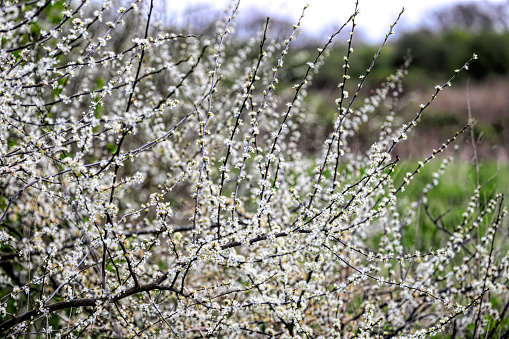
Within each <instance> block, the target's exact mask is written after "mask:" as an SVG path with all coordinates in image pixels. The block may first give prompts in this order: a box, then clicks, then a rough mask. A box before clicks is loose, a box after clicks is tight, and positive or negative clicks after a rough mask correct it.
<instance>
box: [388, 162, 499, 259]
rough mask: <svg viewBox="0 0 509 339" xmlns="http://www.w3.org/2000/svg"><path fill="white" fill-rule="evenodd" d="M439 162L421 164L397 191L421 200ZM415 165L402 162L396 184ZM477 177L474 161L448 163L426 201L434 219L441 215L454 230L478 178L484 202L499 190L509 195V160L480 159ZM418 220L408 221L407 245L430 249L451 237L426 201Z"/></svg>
mask: <svg viewBox="0 0 509 339" xmlns="http://www.w3.org/2000/svg"><path fill="white" fill-rule="evenodd" d="M437 160H438V159H437ZM440 164H441V162H440V161H435V162H432V163H428V164H427V165H426V166H425V167H424V168H422V169H421V170H420V172H419V173H418V174H416V175H415V177H414V179H413V180H412V181H411V182H410V184H409V185H408V186H407V187H406V189H405V191H404V192H400V193H398V197H399V200H400V201H403V202H404V201H408V202H411V201H417V200H419V198H420V197H421V195H422V192H423V188H424V187H426V185H427V184H428V183H430V182H431V181H432V180H433V173H436V172H437V171H438V169H439V167H440ZM416 167H417V162H414V161H405V162H402V163H399V164H398V166H397V169H396V171H395V173H394V179H395V183H396V187H398V185H399V184H400V183H401V182H402V181H403V177H404V176H405V174H406V173H407V172H413V170H414V169H415V168H416ZM478 177H479V179H477V175H476V166H475V164H474V163H468V162H465V161H454V162H451V163H449V164H448V166H447V167H446V168H445V172H444V174H443V175H442V176H441V177H440V178H438V186H435V187H433V188H432V189H431V190H430V191H429V192H428V194H427V202H426V204H425V205H426V207H427V209H428V211H429V213H430V215H431V216H432V217H433V218H434V219H437V218H439V217H440V216H441V218H440V220H439V222H440V224H441V225H442V226H443V227H444V228H446V229H448V230H449V231H453V229H454V227H455V225H458V224H459V223H460V222H461V220H462V214H463V212H465V210H466V207H467V204H468V203H469V201H470V199H471V197H472V195H473V194H474V190H475V188H476V186H477V180H479V185H480V186H481V191H480V192H481V193H480V204H481V205H482V204H484V203H486V202H487V201H488V200H489V199H490V198H491V197H493V196H494V195H495V194H496V193H504V194H505V195H506V196H507V194H508V193H509V164H500V163H497V162H496V161H483V162H480V163H479V173H478ZM417 221H418V222H414V223H410V224H408V225H406V226H405V228H404V230H403V232H404V237H403V239H404V242H403V243H404V245H405V246H406V247H407V248H409V249H418V250H420V251H428V250H430V249H432V248H436V247H437V246H440V245H443V244H444V243H445V242H446V241H447V238H448V237H447V236H444V234H443V233H442V231H440V230H438V229H437V227H436V226H435V225H434V224H433V223H432V222H431V220H430V219H429V217H428V215H427V213H426V209H425V206H424V204H423V205H421V207H420V208H419V209H418V211H417Z"/></svg>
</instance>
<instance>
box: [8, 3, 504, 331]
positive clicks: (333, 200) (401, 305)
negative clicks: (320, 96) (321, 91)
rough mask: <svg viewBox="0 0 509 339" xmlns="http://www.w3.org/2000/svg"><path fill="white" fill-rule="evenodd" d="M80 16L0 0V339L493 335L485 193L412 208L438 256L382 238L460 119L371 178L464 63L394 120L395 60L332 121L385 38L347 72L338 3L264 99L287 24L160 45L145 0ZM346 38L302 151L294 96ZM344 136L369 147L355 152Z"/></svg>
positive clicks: (60, 6) (55, 7) (495, 223)
mask: <svg viewBox="0 0 509 339" xmlns="http://www.w3.org/2000/svg"><path fill="white" fill-rule="evenodd" d="M139 2H140V1H139ZM93 6H94V4H93V3H91V4H89V3H85V2H80V3H76V4H73V5H72V6H71V5H69V4H67V3H65V2H63V1H54V2H50V1H48V2H44V1H39V2H27V3H26V4H19V3H18V2H17V1H5V2H2V7H1V11H2V15H1V16H0V22H1V25H0V33H1V52H0V58H1V63H0V65H1V77H0V79H1V87H0V91H1V92H0V93H1V94H0V105H1V106H0V107H1V115H0V117H1V120H0V122H1V124H0V138H1V139H0V140H1V143H0V152H1V153H0V185H1V189H0V206H1V209H2V211H3V212H2V213H1V216H0V226H1V229H0V235H1V237H0V239H1V245H0V246H1V247H0V255H1V259H0V263H1V268H2V270H1V273H0V291H1V306H0V310H1V318H0V331H1V332H2V334H3V336H4V337H12V338H15V337H22V336H23V337H24V336H25V335H29V336H31V337H45V336H46V337H50V336H51V337H55V338H61V337H72V338H76V337H87V338H98V337H115V336H116V337H118V338H124V337H126V338H138V337H142V338H149V337H150V338H153V337H161V338H166V337H178V338H184V337H205V336H207V337H232V338H233V337H248V336H253V337H281V338H285V337H287V338H288V337H301V338H318V337H338V338H357V337H362V338H368V337H374V338H385V337H393V336H400V337H408V338H411V337H427V336H433V335H435V334H437V333H441V332H445V333H450V334H451V335H452V336H453V337H455V336H456V337H476V338H477V337H481V336H482V337H494V336H504V334H503V333H504V331H506V332H505V335H506V334H507V325H508V324H507V320H506V319H505V316H506V311H507V308H508V305H509V304H508V300H507V299H508V298H507V285H506V284H507V279H508V277H509V276H508V274H509V273H508V255H507V247H504V246H505V245H506V244H505V243H504V242H503V241H504V239H505V236H506V235H507V230H506V229H505V228H503V227H501V226H502V225H503V218H504V216H505V214H506V210H505V208H504V207H503V196H501V195H492V196H491V197H489V198H487V199H483V198H481V196H480V194H479V189H477V190H476V191H474V192H472V198H471V199H470V202H469V203H468V205H467V206H465V207H464V208H463V214H462V216H461V218H450V219H444V218H441V217H440V216H433V215H430V217H429V218H430V220H431V221H432V222H433V224H434V225H435V226H436V227H437V228H438V229H439V230H440V232H441V234H442V236H443V237H445V238H447V239H448V240H447V241H446V242H445V245H441V246H435V245H433V246H434V247H433V248H429V251H427V252H426V253H419V252H417V251H416V250H415V248H412V245H411V244H410V245H408V244H407V243H406V242H404V241H402V239H403V238H404V237H405V234H406V232H407V230H409V229H410V230H411V234H414V233H415V234H417V235H418V234H419V229H420V226H421V225H420V224H419V222H418V220H419V218H418V214H419V211H421V210H423V206H425V205H426V199H427V192H428V191H430V190H432V189H433V186H436V185H440V183H439V181H438V180H439V177H440V174H441V173H442V172H443V171H444V170H445V166H446V164H447V163H448V161H449V158H448V157H446V158H445V160H444V161H443V166H442V167H441V168H440V170H439V171H438V172H437V173H435V174H434V176H433V179H432V181H431V182H430V183H429V185H427V186H426V187H423V188H421V189H422V195H421V196H420V198H419V199H418V200H417V201H413V202H408V201H406V199H399V197H400V196H401V192H402V191H404V190H405V188H407V187H409V186H411V180H412V179H413V178H414V177H415V176H418V172H419V169H420V168H422V167H423V166H426V164H427V163H428V162H429V161H432V159H433V158H435V156H437V155H439V153H442V152H443V151H444V150H445V149H446V148H447V147H448V146H451V145H452V144H453V143H455V142H456V141H457V140H458V138H459V136H460V135H461V134H463V133H464V132H465V131H468V128H469V126H470V122H469V123H468V124H467V125H466V126H465V127H464V128H461V126H459V128H458V133H456V135H455V136H451V139H450V140H446V141H444V144H443V146H442V147H441V148H440V149H437V150H430V153H429V154H430V156H429V157H428V158H426V159H424V160H423V161H422V162H420V163H419V164H418V165H417V166H416V167H415V170H414V171H410V172H409V173H408V174H407V175H405V176H404V178H403V179H402V180H401V181H400V180H396V179H395V177H394V176H393V175H392V173H393V172H394V170H395V169H396V168H397V166H398V161H399V160H400V159H399V157H398V156H397V155H396V154H395V151H394V149H395V146H396V145H397V144H398V143H401V142H404V141H405V140H406V138H407V135H409V134H410V130H411V129H412V128H414V126H416V125H417V124H418V122H419V119H420V117H421V116H422V115H423V114H424V112H425V110H426V108H427V107H428V105H429V104H430V103H431V101H433V99H434V98H435V97H436V96H437V95H439V94H440V95H441V94H442V93H441V92H442V90H445V89H446V87H447V86H449V85H450V84H451V82H452V81H453V80H454V78H455V77H456V75H457V73H458V72H459V71H460V70H464V69H466V68H468V65H469V64H470V62H471V61H472V60H473V59H470V60H466V63H465V64H464V65H463V66H461V65H459V70H458V71H457V72H456V73H454V72H451V73H452V74H453V76H452V78H451V79H450V81H449V82H447V83H446V84H444V85H443V86H437V87H436V93H435V94H434V95H433V97H432V98H431V99H430V101H429V102H428V103H425V104H423V105H421V107H420V108H419V109H418V113H417V114H416V117H415V119H414V120H412V121H410V122H409V123H407V124H404V125H402V126H398V125H396V124H395V123H394V118H395V116H396V114H397V110H398V98H399V95H400V93H401V90H402V87H401V81H402V78H403V76H404V75H405V74H406V67H407V66H408V63H409V59H407V61H406V62H405V63H404V65H402V67H401V69H399V70H398V71H397V72H396V73H395V74H393V75H391V76H389V77H388V78H387V81H386V82H385V83H384V84H383V85H382V86H381V87H380V88H379V89H378V90H376V91H374V92H373V94H372V96H371V97H369V98H368V99H366V100H365V101H364V103H362V104H361V105H358V107H359V108H358V109H353V107H356V106H352V105H353V104H354V103H355V102H356V100H358V99H357V98H358V97H359V93H360V92H361V88H362V86H363V84H364V83H365V81H366V79H368V78H369V74H370V72H371V70H372V68H373V66H374V64H375V61H376V58H377V57H378V54H379V53H380V52H381V50H382V47H383V45H384V44H385V41H387V39H388V38H389V36H390V35H391V34H388V36H387V38H386V40H385V41H384V42H383V44H382V47H381V48H380V51H379V52H378V53H377V54H376V55H375V56H374V58H373V60H372V63H371V65H367V66H369V67H368V69H367V71H366V72H365V74H364V76H361V79H359V80H354V79H349V76H348V68H349V65H350V62H351V60H353V58H354V57H353V56H352V52H353V50H352V49H351V48H352V41H351V39H353V38H354V34H353V31H354V27H355V17H356V15H357V12H356V10H355V13H354V14H353V15H352V16H351V17H350V19H349V20H348V21H347V22H346V23H345V24H344V25H343V26H342V27H341V28H340V29H339V30H338V32H336V33H334V34H333V35H332V36H331V37H330V38H328V39H326V40H325V43H324V45H323V46H321V47H320V48H318V50H317V51H316V53H315V57H313V59H311V60H309V61H307V62H306V61H303V62H302V67H305V69H306V72H305V76H304V77H303V78H302V80H301V81H300V82H299V83H298V84H296V85H295V86H293V87H292V88H279V87H278V74H279V72H280V70H281V69H282V67H283V64H284V60H285V56H286V54H287V53H288V52H289V51H290V50H291V46H292V43H293V40H294V36H295V33H296V31H297V30H299V27H300V21H299V22H298V23H297V24H296V25H295V26H294V27H293V32H292V33H291V35H289V36H288V38H287V39H286V40H281V41H279V42H278V41H268V39H266V33H267V30H268V29H270V20H269V19H267V23H266V25H265V26H264V27H261V28H260V29H261V31H260V32H261V33H260V34H258V36H257V37H256V38H254V39H252V40H250V41H249V42H248V43H245V44H244V45H243V46H242V47H241V48H231V46H232V45H230V42H229V41H230V40H229V39H230V37H231V36H232V32H231V31H232V30H233V28H234V22H235V21H234V17H235V13H236V11H237V7H236V8H234V9H233V12H232V14H231V15H230V16H229V17H227V18H226V19H225V20H224V21H218V23H217V31H216V32H215V33H214V34H210V33H206V32H205V33H203V34H202V35H194V34H181V33H179V34H176V33H172V32H167V33H165V32H164V30H165V28H164V27H162V26H161V25H158V24H154V23H153V22H152V21H153V16H154V12H153V2H152V1H150V2H147V3H144V4H143V6H142V7H140V10H138V4H137V3H133V4H131V5H128V6H126V7H120V8H116V7H115V6H114V2H111V1H104V2H103V5H102V7H100V8H99V9H95V8H94V7H93ZM237 6H238V5H237ZM124 24H126V26H125V27H124ZM395 24H396V23H395ZM347 27H350V30H351V32H352V35H351V37H350V39H349V40H348V50H347V51H346V55H345V61H344V69H343V70H342V71H341V72H338V78H339V79H340V85H339V86H338V90H337V91H338V92H337V93H338V94H337V95H338V99H337V100H336V103H337V114H335V117H334V119H335V123H334V128H335V130H334V131H333V133H331V134H330V135H324V136H323V148H322V149H321V150H320V151H317V152H315V153H314V154H307V153H303V152H301V151H300V149H301V147H302V145H303V143H305V142H306V141H305V140H299V136H300V134H301V131H302V130H305V129H306V119H307V118H308V116H307V115H306V114H307V112H311V111H312V108H311V107H307V106H306V105H304V104H303V101H302V98H303V97H304V96H305V95H306V88H307V86H309V84H310V81H311V79H312V76H313V73H314V72H315V71H316V70H317V69H318V68H319V66H320V65H321V63H322V59H323V58H325V57H326V54H327V52H328V50H329V48H330V46H331V44H332V42H333V41H334V38H335V37H336V35H337V34H338V33H339V32H340V31H342V30H347V29H348V28H347ZM390 33H392V27H391V31H390ZM208 35H209V36H208ZM207 36H208V37H207ZM235 46H238V45H235ZM253 55H254V56H255V57H253ZM473 58H475V55H474V57H473ZM356 81H358V84H356V87H355V88H356V90H355V91H354V92H353V93H351V94H350V97H349V96H348V93H347V91H346V90H345V86H346V85H345V84H347V83H348V84H349V85H352V84H355V82H356ZM374 111H377V112H383V113H384V117H383V119H380V118H379V117H377V119H379V120H378V122H377V120H376V119H372V118H373V117H372V115H373V112H374ZM375 122H376V123H375ZM360 131H362V132H363V133H364V135H370V136H373V138H374V142H373V144H372V146H371V147H370V148H369V149H367V150H357V149H356V143H355V140H356V139H355V138H356V136H357V135H358V133H360ZM502 232H506V233H503V234H502V237H501V238H497V237H496V235H497V234H500V233H502ZM504 250H505V251H506V252H505V253H504V252H503V251H504Z"/></svg>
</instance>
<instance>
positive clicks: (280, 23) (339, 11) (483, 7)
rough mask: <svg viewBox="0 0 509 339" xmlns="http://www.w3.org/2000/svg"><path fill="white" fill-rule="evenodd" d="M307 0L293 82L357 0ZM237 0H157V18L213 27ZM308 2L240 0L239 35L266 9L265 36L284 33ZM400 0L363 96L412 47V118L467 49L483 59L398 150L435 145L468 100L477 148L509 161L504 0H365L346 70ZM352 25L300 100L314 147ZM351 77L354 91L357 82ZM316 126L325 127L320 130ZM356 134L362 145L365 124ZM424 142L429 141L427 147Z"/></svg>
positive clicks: (508, 17) (364, 59)
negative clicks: (309, 108) (310, 112)
mask: <svg viewBox="0 0 509 339" xmlns="http://www.w3.org/2000/svg"><path fill="white" fill-rule="evenodd" d="M307 2H309V7H308V8H307V9H306V12H305V13H306V14H305V17H304V19H303V21H302V29H301V32H300V33H299V34H300V35H299V36H298V39H296V43H295V44H294V45H293V48H294V50H293V53H290V54H289V55H288V56H287V59H286V61H285V66H286V67H285V68H286V73H285V74H284V76H283V78H282V79H281V80H282V81H284V82H288V83H289V84H293V83H295V81H298V80H300V79H301V78H302V76H303V74H304V73H303V72H304V70H305V67H302V65H303V64H305V62H306V61H309V60H311V59H313V58H314V55H315V52H316V48H317V47H320V46H321V45H323V43H324V41H325V40H326V39H327V37H328V36H330V35H331V34H332V33H333V32H335V31H336V30H337V29H338V28H339V27H340V26H341V25H342V24H343V23H344V22H345V21H346V20H347V19H348V17H349V16H350V15H351V14H352V13H353V11H354V8H355V3H354V1H335V2H333V3H331V1H330V0H312V1H307ZM233 3H234V2H233V1H204V0H202V1H172V0H167V1H163V0H160V1H159V2H158V3H157V4H156V7H157V8H156V9H157V10H156V13H157V15H158V16H157V19H158V20H160V22H161V23H163V25H164V26H170V27H173V28H177V27H178V28H179V29H187V30H190V31H193V32H195V33H200V32H207V31H209V32H210V31H211V29H212V27H213V25H214V22H215V21H216V20H217V19H218V18H219V17H221V16H224V14H225V13H230V12H231V8H232V6H233ZM305 5H306V1H305V0H292V1H284V0H276V1H269V0H257V1H254V0H243V1H241V5H240V8H239V12H238V15H237V18H236V24H235V25H236V26H235V29H236V38H237V39H240V40H242V39H247V38H249V37H253V36H255V35H256V33H257V32H259V31H260V30H261V29H262V28H263V24H264V22H265V20H266V17H267V16H270V17H271V26H270V34H271V36H272V37H281V38H284V37H287V36H288V35H289V34H290V32H291V29H292V25H293V24H294V23H296V22H297V20H298V18H299V16H300V15H301V13H302V10H303V8H304V6H305ZM403 7H405V12H404V13H403V16H402V18H401V20H400V22H399V23H398V24H397V26H396V27H395V33H396V34H395V35H394V36H392V37H391V38H390V40H389V44H388V45H387V46H386V47H385V48H384V51H383V53H382V54H381V57H380V58H379V59H378V61H377V64H376V66H375V68H374V70H373V72H372V74H371V75H370V77H371V79H370V81H368V83H369V84H368V86H367V88H364V89H363V92H362V93H361V95H363V96H367V95H369V93H370V90H373V89H375V88H376V87H378V86H379V85H380V84H381V83H382V82H383V81H384V79H385V77H386V76H387V75H389V74H390V73H392V72H394V71H395V70H396V69H397V68H398V67H400V65H401V64H402V63H403V58H404V57H405V55H407V53H410V55H411V56H412V63H411V66H410V68H409V73H408V76H407V77H406V79H405V81H404V89H405V91H404V97H403V100H402V103H404V107H402V110H401V112H400V115H399V117H398V118H399V120H400V121H399V122H400V123H404V122H407V121H409V119H411V118H413V116H414V115H415V113H416V112H417V110H418V105H419V104H421V103H426V102H428V100H429V99H430V97H431V95H432V94H433V93H434V86H435V85H437V84H443V83H444V82H446V81H447V79H449V78H450V77H451V76H452V75H453V74H454V70H455V69H457V68H460V67H461V66H462V65H463V64H464V62H465V61H467V60H468V59H469V58H470V57H471V56H472V54H473V53H476V54H477V55H478V56H479V59H478V60H477V61H475V62H474V63H472V64H471V67H470V69H469V71H468V72H465V73H462V74H461V75H460V76H459V77H458V78H457V79H456V80H455V81H454V83H453V86H452V87H451V88H447V90H446V91H444V92H442V93H441V94H440V95H439V97H438V98H437V100H435V101H434V102H433V104H432V105H431V106H430V107H429V108H428V109H427V113H426V114H425V115H424V117H423V119H422V121H421V124H420V127H419V128H417V129H416V131H414V137H413V138H410V139H411V140H409V142H407V143H405V144H404V145H402V147H399V149H398V150H397V151H398V154H399V155H400V156H404V157H405V158H421V157H422V156H423V155H426V154H427V153H428V150H429V149H431V148H432V147H439V146H440V145H441V144H442V143H443V142H444V141H445V140H447V139H448V138H450V137H452V136H453V135H454V133H455V132H456V131H457V130H459V129H461V127H463V126H464V125H465V124H466V122H467V120H468V116H469V112H468V110H469V107H470V114H471V116H472V118H474V119H475V120H476V121H477V124H476V125H475V127H474V132H475V133H474V137H475V143H476V147H477V155H478V157H479V158H481V159H486V160H497V161H499V162H503V163H507V162H509V153H508V150H509V133H507V131H508V129H509V109H508V107H509V77H508V71H509V0H504V1H452V0H427V1H425V2H421V1H413V0H393V1H390V2H382V1H378V0H361V1H360V4H359V11H360V14H359V16H358V17H357V19H356V22H357V27H356V31H355V36H354V39H353V47H354V50H355V52H354V54H353V59H352V62H351V68H350V72H351V75H352V79H354V78H357V77H358V75H360V74H363V73H364V72H365V69H366V68H367V67H368V66H369V64H370V62H371V59H372V57H373V54H374V53H375V52H376V51H377V50H378V48H379V46H380V43H381V42H382V41H383V39H384V37H385V35H386V34H387V33H388V31H389V25H391V24H392V23H393V22H394V20H395V19H396V18H397V16H398V14H399V12H400V11H401V10H402V8H403ZM348 29H349V28H348ZM348 29H346V30H345V35H344V38H342V37H340V38H339V39H336V41H337V42H336V44H335V48H334V49H333V51H332V53H331V55H330V57H329V58H328V59H327V61H326V62H325V64H324V65H323V66H322V68H321V70H320V72H319V73H318V74H316V75H315V77H314V80H313V82H312V85H311V87H310V89H309V92H308V95H309V96H308V98H307V99H306V100H307V101H309V102H312V104H313V106H314V107H315V112H316V116H315V117H314V118H313V119H312V124H314V126H313V127H312V128H310V130H313V133H309V135H307V136H306V138H312V136H313V135H315V136H317V138H316V140H312V139H310V140H305V145H309V146H308V147H309V148H310V151H313V150H315V149H317V148H319V147H320V143H321V140H323V135H324V134H325V133H327V132H329V131H330V130H332V121H333V114H334V113H333V112H334V109H335V104H334V99H335V98H336V97H337V96H338V89H337V84H338V80H339V79H340V77H341V71H342V68H341V66H342V65H343V56H344V55H345V51H346V49H345V46H346V39H347V36H348V32H349V31H348ZM212 31H213V30H212ZM297 49H298V51H297ZM291 66H294V67H291ZM351 85H352V88H351V90H353V89H354V87H355V86H354V85H355V84H354V83H352V84H351ZM358 102H362V100H358ZM331 112H332V113H331ZM317 130H318V131H323V133H316V131H317ZM415 134H417V135H415ZM359 138H360V140H359V143H360V144H361V145H362V144H363V141H364V140H362V133H361V134H360V135H359ZM317 143H318V144H317ZM423 144H426V145H428V146H429V147H426V148H423V147H422V145H423ZM471 148H472V147H464V149H463V150H462V151H461V157H462V159H463V160H465V161H470V160H471V157H472V156H473V153H472V149H471ZM423 151H426V153H423Z"/></svg>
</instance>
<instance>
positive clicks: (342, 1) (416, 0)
mask: <svg viewBox="0 0 509 339" xmlns="http://www.w3.org/2000/svg"><path fill="white" fill-rule="evenodd" d="M160 1H162V2H164V5H161V4H160V6H166V11H167V13H170V14H169V15H168V17H170V18H171V20H173V23H175V20H177V19H176V18H177V17H178V16H179V15H182V14H183V13H185V11H184V8H185V7H186V6H192V8H193V10H192V11H193V12H194V15H203V16H209V15H211V14H212V13H214V12H216V13H221V11H222V10H224V9H225V8H229V7H231V6H229V4H231V3H232V1H230V0H215V1H214V0H186V1H184V0H160ZM504 1H507V0H478V1H476V2H479V3H485V2H492V3H501V2H504ZM458 2H466V1H464V0H459V1H458V0H359V11H360V13H359V16H358V17H357V19H356V20H357V24H358V26H357V28H359V31H360V32H361V35H362V38H363V39H364V40H366V41H367V42H379V41H381V40H383V38H384V36H385V34H387V32H388V30H389V25H390V24H392V23H393V22H394V20H395V19H396V18H397V16H398V14H399V12H400V11H401V9H402V8H403V7H404V8H405V12H404V14H403V16H402V19H401V21H400V23H398V25H397V26H396V27H395V33H396V34H397V33H398V31H400V32H401V31H402V30H404V29H412V28H416V27H417V25H418V24H420V23H422V22H423V21H426V20H427V19H429V12H430V10H433V9H436V8H439V7H440V6H445V5H448V4H449V5H450V4H453V3H458ZM204 4H206V5H204ZM306 4H309V7H308V8H307V10H306V14H305V17H304V20H303V22H302V29H303V30H305V31H306V32H307V34H310V35H312V36H315V37H318V36H324V37H327V35H324V34H327V32H328V33H329V34H331V33H332V32H334V29H337V28H339V27H340V26H341V24H342V23H344V21H346V20H347V19H348V17H350V15H351V14H352V13H353V11H354V8H355V1H354V0H242V1H241V2H240V8H239V14H238V16H237V20H242V18H248V17H249V16H250V15H252V14H253V13H254V12H255V11H257V12H258V13H262V14H263V15H264V16H270V17H279V18H284V19H287V20H290V21H291V22H296V21H297V20H298V18H299V17H300V14H301V13H302V9H303V8H304V6H305V5H306ZM160 10H163V8H160Z"/></svg>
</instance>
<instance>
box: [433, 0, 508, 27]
mask: <svg viewBox="0 0 509 339" xmlns="http://www.w3.org/2000/svg"><path fill="white" fill-rule="evenodd" d="M429 18H431V20H430V21H431V24H432V26H433V27H434V28H435V29H436V30H444V29H451V28H460V29H466V30H469V31H475V30H486V31H492V30H507V28H508V22H509V21H508V19H509V1H507V2H505V3H493V2H487V1H482V2H480V1H472V2H467V3H457V4H454V5H451V6H446V7H442V8H440V9H437V10H435V11H433V12H432V15H431V16H429Z"/></svg>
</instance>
